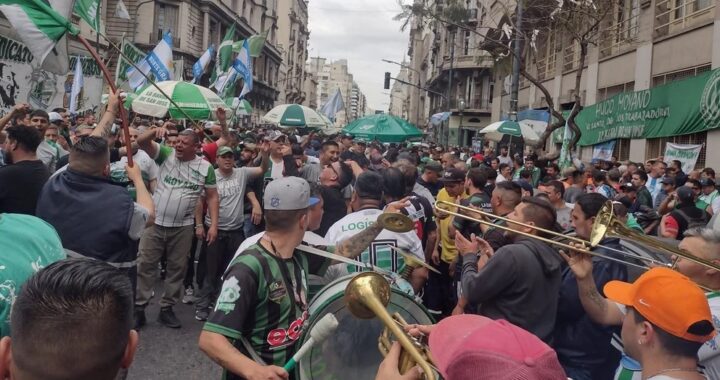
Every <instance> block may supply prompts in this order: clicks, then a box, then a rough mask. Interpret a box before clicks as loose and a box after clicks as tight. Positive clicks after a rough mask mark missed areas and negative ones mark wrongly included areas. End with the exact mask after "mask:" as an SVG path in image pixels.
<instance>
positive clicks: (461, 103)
mask: <svg viewBox="0 0 720 380" xmlns="http://www.w3.org/2000/svg"><path fill="white" fill-rule="evenodd" d="M458 111H459V112H460V125H459V126H458V147H462V145H463V129H462V128H463V125H462V124H463V111H465V99H463V98H460V100H458Z"/></svg>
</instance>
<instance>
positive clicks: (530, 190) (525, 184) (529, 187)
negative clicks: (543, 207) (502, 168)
mask: <svg viewBox="0 0 720 380" xmlns="http://www.w3.org/2000/svg"><path fill="white" fill-rule="evenodd" d="M513 182H515V184H516V185H518V186H520V187H521V188H522V189H523V190H525V191H527V192H528V193H530V194H533V193H534V192H535V191H534V190H533V187H532V185H531V184H530V183H529V182H526V181H513Z"/></svg>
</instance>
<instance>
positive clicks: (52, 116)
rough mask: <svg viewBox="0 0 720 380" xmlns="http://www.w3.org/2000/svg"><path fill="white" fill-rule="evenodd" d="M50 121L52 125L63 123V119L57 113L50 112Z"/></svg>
mask: <svg viewBox="0 0 720 380" xmlns="http://www.w3.org/2000/svg"><path fill="white" fill-rule="evenodd" d="M48 121H50V122H51V123H55V122H58V121H63V117H62V115H60V114H59V113H57V112H50V113H48Z"/></svg>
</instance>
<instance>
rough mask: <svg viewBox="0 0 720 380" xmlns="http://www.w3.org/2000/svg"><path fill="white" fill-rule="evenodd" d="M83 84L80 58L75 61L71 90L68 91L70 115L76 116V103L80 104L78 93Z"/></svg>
mask: <svg viewBox="0 0 720 380" xmlns="http://www.w3.org/2000/svg"><path fill="white" fill-rule="evenodd" d="M84 83H85V78H83V71H82V60H81V59H80V57H77V58H76V59H75V75H74V76H73V83H72V88H71V89H70V107H69V110H68V111H70V113H71V114H73V115H74V114H76V113H77V109H78V103H79V102H80V91H81V90H82V88H83V85H84Z"/></svg>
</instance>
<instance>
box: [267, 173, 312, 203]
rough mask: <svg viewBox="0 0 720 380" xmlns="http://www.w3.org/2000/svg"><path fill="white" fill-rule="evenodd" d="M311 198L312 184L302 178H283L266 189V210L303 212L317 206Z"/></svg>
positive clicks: (271, 183)
mask: <svg viewBox="0 0 720 380" xmlns="http://www.w3.org/2000/svg"><path fill="white" fill-rule="evenodd" d="M319 201H320V200H319V199H318V198H314V197H310V184H308V182H307V181H306V180H304V179H302V178H300V177H283V178H278V179H276V180H274V181H272V182H270V183H269V184H268V185H267V187H266V188H265V195H264V196H263V202H264V203H265V205H264V206H265V210H302V209H304V208H308V207H310V206H313V205H315V204H317V203H318V202H319Z"/></svg>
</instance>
